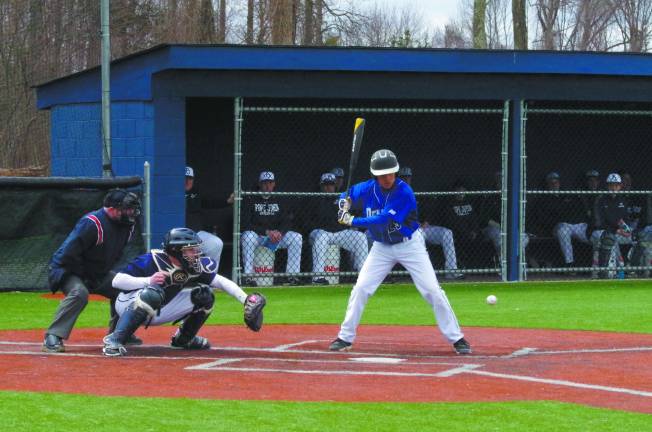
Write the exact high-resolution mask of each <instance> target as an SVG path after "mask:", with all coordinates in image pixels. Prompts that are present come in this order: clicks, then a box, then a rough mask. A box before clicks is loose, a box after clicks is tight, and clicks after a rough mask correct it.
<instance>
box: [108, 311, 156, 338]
mask: <svg viewBox="0 0 652 432" xmlns="http://www.w3.org/2000/svg"><path fill="white" fill-rule="evenodd" d="M148 316H149V315H148V314H147V311H146V310H144V309H141V308H134V307H133V304H132V305H131V306H129V307H128V308H127V310H125V311H124V313H123V314H122V316H121V317H120V319H119V320H118V323H117V324H116V326H115V330H114V331H113V333H111V334H110V335H109V336H107V337H106V338H105V339H106V340H110V341H115V342H118V343H120V344H122V345H124V344H125V343H126V342H127V340H128V339H129V336H131V335H132V334H133V333H134V332H135V331H136V329H138V327H140V326H141V325H142V324H143V323H144V322H145V321H146V320H147V318H148Z"/></svg>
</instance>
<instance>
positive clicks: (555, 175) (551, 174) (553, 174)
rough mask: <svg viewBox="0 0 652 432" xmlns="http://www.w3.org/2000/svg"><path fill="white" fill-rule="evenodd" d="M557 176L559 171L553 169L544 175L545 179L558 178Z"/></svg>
mask: <svg viewBox="0 0 652 432" xmlns="http://www.w3.org/2000/svg"><path fill="white" fill-rule="evenodd" d="M559 178H560V177H559V173H558V172H555V171H553V172H549V173H548V175H547V176H546V180H559Z"/></svg>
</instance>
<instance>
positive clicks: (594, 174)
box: [585, 170, 600, 177]
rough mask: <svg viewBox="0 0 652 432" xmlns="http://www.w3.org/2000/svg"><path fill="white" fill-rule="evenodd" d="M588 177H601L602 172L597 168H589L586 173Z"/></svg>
mask: <svg viewBox="0 0 652 432" xmlns="http://www.w3.org/2000/svg"><path fill="white" fill-rule="evenodd" d="M585 176H586V177H600V173H599V172H598V171H597V170H588V171H587V172H586V174H585Z"/></svg>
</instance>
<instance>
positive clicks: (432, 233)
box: [421, 226, 457, 270]
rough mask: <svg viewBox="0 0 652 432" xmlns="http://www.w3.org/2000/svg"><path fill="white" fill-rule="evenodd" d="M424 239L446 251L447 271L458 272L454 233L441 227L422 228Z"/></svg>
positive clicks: (445, 265)
mask: <svg viewBox="0 0 652 432" xmlns="http://www.w3.org/2000/svg"><path fill="white" fill-rule="evenodd" d="M421 230H422V231H423V237H424V238H425V240H426V242H427V243H431V244H436V245H439V246H441V248H442V250H443V251H444V259H445V261H446V262H445V264H444V267H445V268H446V270H457V257H456V255H455V242H454V241H453V231H451V230H449V229H448V228H444V227H441V226H427V227H425V228H421Z"/></svg>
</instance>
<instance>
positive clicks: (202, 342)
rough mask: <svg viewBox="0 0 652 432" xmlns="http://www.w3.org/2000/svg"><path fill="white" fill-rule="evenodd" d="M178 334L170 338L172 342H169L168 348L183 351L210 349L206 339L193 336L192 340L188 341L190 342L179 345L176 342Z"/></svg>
mask: <svg viewBox="0 0 652 432" xmlns="http://www.w3.org/2000/svg"><path fill="white" fill-rule="evenodd" d="M178 334H179V333H178V332H177V334H175V335H174V336H172V342H170V346H171V347H172V348H174V349H185V350H207V349H209V348H210V347H211V344H210V342H208V339H206V338H205V337H201V336H193V338H192V339H190V342H188V343H185V344H181V343H179V341H178V338H177V336H178Z"/></svg>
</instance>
